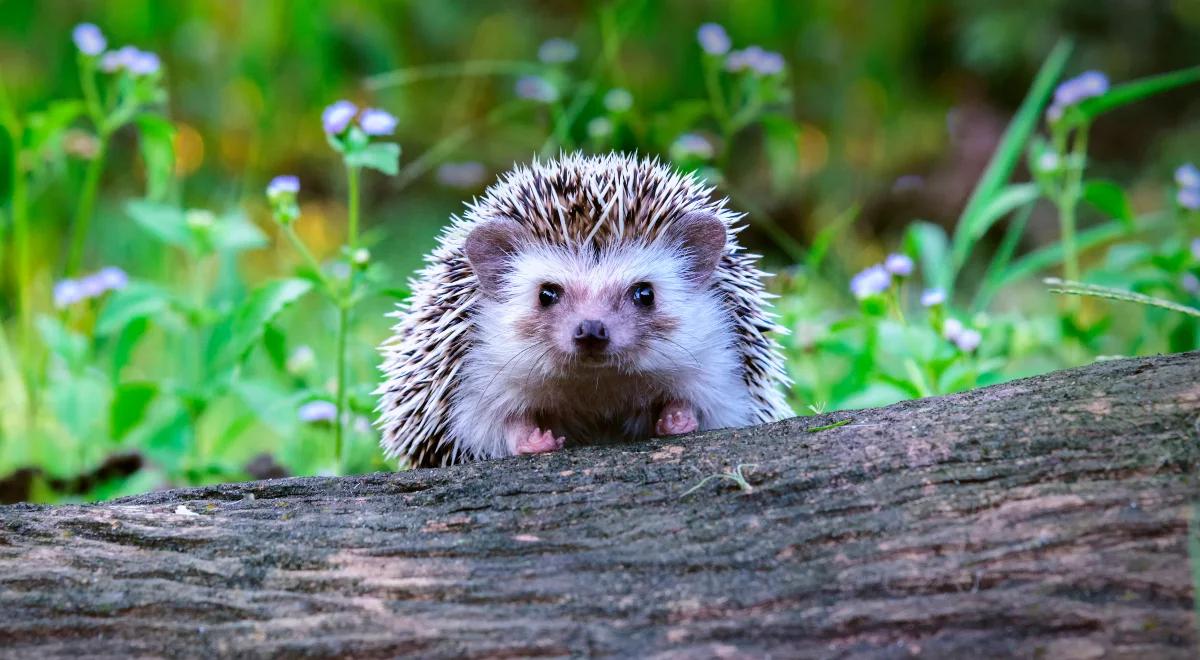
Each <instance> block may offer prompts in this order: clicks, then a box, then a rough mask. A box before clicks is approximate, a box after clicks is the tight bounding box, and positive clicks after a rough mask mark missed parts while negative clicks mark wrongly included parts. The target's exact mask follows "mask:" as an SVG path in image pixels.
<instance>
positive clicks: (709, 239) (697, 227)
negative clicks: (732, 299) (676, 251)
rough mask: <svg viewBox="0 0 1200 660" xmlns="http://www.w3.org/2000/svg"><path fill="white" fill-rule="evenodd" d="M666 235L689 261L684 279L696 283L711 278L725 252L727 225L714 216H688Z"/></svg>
mask: <svg viewBox="0 0 1200 660" xmlns="http://www.w3.org/2000/svg"><path fill="white" fill-rule="evenodd" d="M667 236H668V238H669V239H670V240H672V241H673V242H674V243H675V244H677V245H679V246H680V247H682V248H683V250H684V254H685V258H686V259H687V273H686V274H685V276H686V277H687V279H688V280H690V281H692V282H695V283H697V284H699V283H701V282H704V281H705V280H707V279H708V277H709V276H710V275H712V273H713V271H714V270H716V269H717V264H718V263H720V262H721V255H723V254H724V253H725V223H723V222H721V221H720V219H718V218H717V217H716V216H715V215H713V214H711V213H705V212H703V211H693V212H692V213H688V214H687V215H685V216H683V217H682V218H680V219H678V220H676V221H675V222H674V223H673V224H672V225H671V227H670V228H669V229H667Z"/></svg>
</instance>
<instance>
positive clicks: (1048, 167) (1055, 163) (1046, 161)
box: [1037, 120, 1062, 173]
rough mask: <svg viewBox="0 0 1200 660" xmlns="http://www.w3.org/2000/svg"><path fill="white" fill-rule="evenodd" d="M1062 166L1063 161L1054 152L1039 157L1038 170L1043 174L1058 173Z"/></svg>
mask: <svg viewBox="0 0 1200 660" xmlns="http://www.w3.org/2000/svg"><path fill="white" fill-rule="evenodd" d="M1054 121H1056V120H1054ZM1061 165H1062V159H1060V158H1059V157H1058V154H1056V153H1054V152H1053V151H1047V152H1045V153H1043V154H1042V155H1041V156H1038V159H1037V168H1038V170H1040V171H1042V172H1047V173H1049V172H1056V171H1058V168H1059V167H1060V166H1061Z"/></svg>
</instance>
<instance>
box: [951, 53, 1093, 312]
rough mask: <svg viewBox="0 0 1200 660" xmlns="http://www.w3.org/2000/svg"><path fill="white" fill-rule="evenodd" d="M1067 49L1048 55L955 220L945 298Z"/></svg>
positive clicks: (1033, 125) (1014, 162)
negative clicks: (956, 221) (985, 211)
mask: <svg viewBox="0 0 1200 660" xmlns="http://www.w3.org/2000/svg"><path fill="white" fill-rule="evenodd" d="M1071 49H1072V42H1071V41H1070V40H1068V39H1064V40H1061V41H1059V42H1058V44H1057V45H1055V46H1054V50H1052V51H1050V55H1049V56H1048V57H1047V58H1046V61H1045V62H1044V63H1043V64H1042V68H1041V69H1040V70H1038V73H1037V77H1036V78H1034V80H1033V86H1032V87H1030V89H1029V94H1027V95H1026V96H1025V100H1024V101H1022V102H1021V107H1020V108H1019V109H1018V110H1017V114H1016V115H1015V116H1014V117H1013V119H1012V121H1011V122H1010V123H1009V124H1008V128H1007V129H1006V130H1005V131H1004V137H1003V138H1001V140H1000V144H999V145H998V146H997V147H996V152H995V153H994V154H992V159H991V161H990V162H988V166H987V169H986V170H984V173H983V177H981V178H980V179H979V183H978V184H977V185H976V186H975V191H974V192H972V193H971V198H970V199H969V200H968V201H967V206H966V208H964V209H963V212H962V215H961V216H959V219H958V224H957V225H956V226H955V229H954V238H953V241H952V246H953V247H952V248H951V261H950V268H949V269H948V271H947V272H946V274H945V275H944V276H943V277H945V278H946V280H945V281H943V282H939V285H940V286H941V287H942V289H944V290H945V291H946V294H947V296H950V295H951V294H953V289H954V280H955V279H956V278H957V276H958V271H959V269H960V268H962V265H963V264H964V263H965V262H966V260H967V256H968V255H969V254H970V252H971V248H972V247H974V241H973V237H975V236H978V235H980V234H981V233H980V232H979V231H978V225H979V224H980V222H981V220H982V219H983V218H984V214H983V212H984V210H985V209H986V207H987V206H988V204H990V203H991V202H992V199H993V198H995V196H996V195H997V194H998V193H999V192H1000V191H1001V189H1003V188H1004V186H1005V184H1006V183H1007V182H1008V179H1009V178H1010V177H1011V176H1012V173H1013V169H1014V168H1015V167H1016V165H1017V162H1018V160H1020V157H1021V153H1022V152H1023V151H1024V149H1025V144H1026V143H1027V142H1028V141H1029V136H1030V135H1032V134H1033V131H1034V130H1035V129H1036V128H1037V124H1038V121H1039V120H1040V119H1041V116H1042V109H1043V108H1044V107H1045V106H1046V102H1047V101H1048V100H1049V99H1050V95H1051V93H1052V92H1053V91H1054V85H1055V83H1056V82H1058V79H1059V77H1060V76H1061V75H1062V71H1063V68H1064V67H1065V66H1066V64H1067V57H1068V56H1069V55H1070V54H1071Z"/></svg>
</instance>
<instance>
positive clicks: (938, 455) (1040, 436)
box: [0, 353, 1200, 658]
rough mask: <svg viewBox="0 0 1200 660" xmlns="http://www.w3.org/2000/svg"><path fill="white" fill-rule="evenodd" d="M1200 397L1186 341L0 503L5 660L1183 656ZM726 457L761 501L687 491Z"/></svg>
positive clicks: (733, 489) (731, 493) (706, 489)
mask: <svg viewBox="0 0 1200 660" xmlns="http://www.w3.org/2000/svg"><path fill="white" fill-rule="evenodd" d="M1198 416H1200V353H1189V354H1182V355H1171V356H1164V357H1155V358H1147V359H1136V360H1120V361H1113V362H1106V363H1101V364H1096V365H1093V366H1090V367H1086V368H1083V369H1076V370H1071V371H1065V372H1058V373H1054V374H1050V375H1047V376H1042V377H1038V378H1031V379H1027V380H1022V381H1017V382H1013V383H1009V384H1006V385H1000V386H996V387H989V388H985V389H981V390H976V391H973V392H969V393H965V394H960V395H956V396H949V397H943V398H934V399H927V400H922V401H912V402H908V403H902V404H898V405H894V406H890V407H887V408H883V409H879V410H869V411H857V412H849V413H834V414H830V415H825V416H822V417H810V418H803V419H795V420H790V421H786V422H781V423H778V424H773V425H769V426H764V427H759V428H752V429H742V430H734V431H721V432H713V433H707V434H702V435H697V436H694V437H687V438H672V439H667V440H658V441H652V442H647V443H644V444H636V445H624V446H608V447H589V448H582V449H578V450H570V449H568V450H567V451H564V452H561V453H559V454H557V455H550V456H541V457H535V458H518V459H511V460H504V461H494V462H489V463H481V464H473V465H464V466H459V467H454V468H449V469H430V470H419V471H414V472H407V473H400V474H375V475H369V476H364V477H357V478H343V479H319V478H312V479H285V480H276V481H261V482H252V483H246V484H233V485H224V486H217V487H211V488H201V489H193V490H178V491H169V492H161V493H153V494H149V495H145V496H141V497H135V498H130V499H126V500H122V501H118V502H112V503H107V504H103V505H96V506H60V507H39V506H27V505H17V506H11V507H3V508H0V612H2V613H3V614H2V616H0V655H16V656H21V655H28V656H37V657H45V656H55V655H58V656H67V655H70V656H94V655H111V656H135V655H181V654H182V655H212V654H228V655H233V654H237V655H247V656H273V655H305V656H330V655H341V654H350V655H354V656H356V657H374V656H390V655H396V654H415V655H421V656H459V655H465V656H565V655H586V654H597V655H625V656H627V655H637V656H647V655H662V656H668V657H696V656H701V657H703V656H721V657H740V656H762V655H774V656H787V657H794V656H862V657H903V656H906V655H909V654H912V653H921V654H924V655H928V656H966V655H968V654H970V655H976V656H978V657H996V656H1022V657H1039V656H1042V657H1048V658H1090V657H1098V656H1101V655H1115V656H1125V657H1134V656H1137V657H1146V658H1148V657H1155V658H1163V657H1194V653H1195V649H1196V621H1195V620H1194V617H1193V593H1192V571H1191V566H1190V564H1189V559H1188V533H1189V532H1188V521H1189V519H1190V518H1191V517H1192V507H1193V502H1194V501H1195V500H1196V499H1197V497H1198V490H1197V479H1196V474H1197V467H1198V465H1200V419H1198ZM839 420H850V422H849V423H848V424H846V425H843V426H840V427H837V428H832V429H828V430H821V431H816V432H810V431H811V430H812V429H813V428H814V427H819V426H822V425H828V424H830V423H831V422H834V421H839ZM738 464H753V465H754V467H753V468H749V469H746V470H745V474H747V475H748V477H749V481H750V482H751V483H752V484H753V491H752V492H742V491H741V490H739V489H738V487H737V486H736V485H734V484H733V482H732V481H730V480H727V479H719V480H710V481H708V482H707V483H705V484H704V485H703V486H701V487H700V488H698V489H696V490H695V491H694V492H692V493H691V494H689V495H686V496H684V493H685V491H687V490H688V489H690V488H692V487H693V486H695V485H696V484H697V483H698V482H700V481H701V479H703V478H704V477H705V476H707V475H711V474H715V473H718V472H721V471H724V470H728V469H730V468H732V467H733V466H735V465H738ZM180 505H185V506H186V507H187V511H184V510H182V509H179V510H178V512H177V508H178V507H180ZM189 512H194V513H195V514H198V515H192V514H191V513H189Z"/></svg>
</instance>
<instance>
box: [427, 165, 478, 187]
mask: <svg viewBox="0 0 1200 660" xmlns="http://www.w3.org/2000/svg"><path fill="white" fill-rule="evenodd" d="M485 174H486V170H485V169H484V167H483V163H477V162H474V161H468V162H465V163H445V164H443V165H441V166H440V167H438V169H437V174H436V178H437V182H438V183H440V184H442V185H443V186H446V187H448V188H476V187H478V186H479V184H480V183H482V182H483V177H484V175H485Z"/></svg>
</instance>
